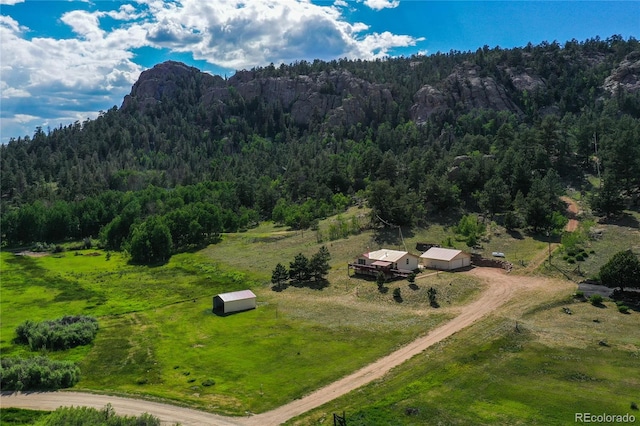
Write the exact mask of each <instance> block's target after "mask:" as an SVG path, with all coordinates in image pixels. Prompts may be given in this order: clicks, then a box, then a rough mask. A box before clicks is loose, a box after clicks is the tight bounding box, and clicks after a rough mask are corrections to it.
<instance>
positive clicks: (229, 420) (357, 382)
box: [0, 268, 546, 426]
mask: <svg viewBox="0 0 640 426" xmlns="http://www.w3.org/2000/svg"><path fill="white" fill-rule="evenodd" d="M466 273H468V274H471V275H474V276H477V277H479V278H480V279H483V280H484V281H486V282H487V284H488V286H487V288H486V290H485V291H484V292H483V293H482V295H481V296H480V298H479V299H477V300H476V301H474V302H473V303H471V304H469V305H467V306H465V307H464V308H463V310H462V313H461V314H460V315H458V316H457V317H455V318H453V319H452V320H451V321H449V322H447V323H445V324H443V325H441V326H440V327H437V328H435V329H434V330H432V331H431V332H429V333H427V334H426V335H425V336H423V337H419V338H418V339H416V340H414V341H412V342H411V343H409V344H407V345H406V346H404V347H402V348H400V349H398V350H397V351H395V352H392V353H391V354H389V355H387V356H385V357H383V358H380V359H379V360H377V361H375V362H373V363H372V364H369V365H367V366H365V367H363V368H361V369H360V370H358V371H356V372H354V373H352V374H350V375H348V376H346V377H343V378H342V379H340V380H338V381H336V382H333V383H331V384H329V385H327V386H325V387H323V388H321V389H318V390H317V391H315V392H313V393H311V394H309V395H307V396H305V397H303V398H301V399H296V400H294V401H292V402H290V403H288V404H286V405H283V406H281V407H278V408H276V409H274V410H271V411H268V412H265V413H262V414H257V415H254V416H251V417H224V416H220V415H215V414H210V413H205V412H202V411H197V410H192V409H188V408H183V407H177V406H172V405H169V404H161V403H157V402H150V401H144V400H138V399H130V398H121V397H113V396H107V395H97V394H89V393H80V392H32V393H2V394H1V396H0V406H2V407H20V408H29V409H36V410H55V409H56V408H57V407H59V406H62V405H64V406H70V405H74V406H89V407H95V408H102V407H104V406H105V405H106V404H107V403H111V405H112V406H113V408H114V409H115V411H116V412H117V413H118V414H122V415H139V414H141V413H143V412H147V413H150V414H153V415H155V416H157V417H159V418H160V419H161V420H162V421H163V423H164V424H171V423H176V422H180V423H181V424H182V425H184V426H196V425H219V426H230V425H247V426H264V425H278V424H280V423H283V422H285V421H286V420H288V419H291V418H293V417H295V416H298V415H300V414H303V413H305V412H307V411H309V410H311V409H314V408H316V407H319V406H321V405H322V404H325V403H326V402H329V401H331V400H333V399H335V398H338V397H340V396H342V395H344V394H347V393H349V392H351V391H353V390H355V389H357V388H359V387H361V386H363V385H365V384H367V383H369V382H371V381H373V380H376V379H379V378H381V377H382V376H384V375H385V374H386V373H387V372H389V370H391V369H392V368H394V367H397V366H398V365H400V364H402V363H403V362H405V361H407V360H409V359H410V358H412V357H413V356H415V355H417V354H419V353H420V352H422V351H424V350H425V349H426V348H428V347H429V346H431V345H433V344H435V343H437V342H439V341H441V340H443V339H445V338H447V337H449V336H451V335H452V334H454V333H456V332H458V331H460V330H462V329H463V328H465V327H468V326H469V325H471V324H472V323H474V322H475V321H477V320H479V319H480V318H482V317H484V316H486V315H488V314H489V313H491V312H493V311H495V310H496V309H497V308H498V307H500V306H502V305H503V304H505V303H506V302H507V301H508V300H509V299H511V297H512V296H513V295H514V292H515V290H517V289H519V288H531V287H539V286H541V285H544V283H545V282H546V280H544V279H538V278H535V277H521V276H512V275H507V274H506V273H505V272H504V271H503V270H499V269H491V268H475V269H472V270H471V271H469V272H466Z"/></svg>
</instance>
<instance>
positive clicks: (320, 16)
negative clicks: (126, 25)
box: [141, 0, 421, 69]
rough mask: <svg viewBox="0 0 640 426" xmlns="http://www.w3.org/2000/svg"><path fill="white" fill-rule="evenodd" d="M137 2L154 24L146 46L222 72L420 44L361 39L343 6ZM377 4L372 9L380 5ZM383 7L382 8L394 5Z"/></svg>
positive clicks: (284, 1)
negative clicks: (189, 57)
mask: <svg viewBox="0 0 640 426" xmlns="http://www.w3.org/2000/svg"><path fill="white" fill-rule="evenodd" d="M141 1H145V2H146V3H147V5H148V7H149V11H150V14H151V15H152V16H153V17H154V18H155V19H154V20H150V21H149V22H148V23H147V24H146V25H145V28H146V29H147V31H148V33H147V40H148V41H149V42H150V43H151V44H153V45H157V46H161V47H167V48H170V49H172V50H174V51H177V52H190V53H192V54H193V56H194V58H195V59H202V60H206V61H207V62H209V63H211V64H214V65H218V66H220V67H224V68H235V69H241V68H251V67H254V66H257V65H266V64H269V63H271V62H273V63H283V62H284V63H289V62H293V61H296V60H301V59H308V60H309V59H334V58H337V57H345V56H346V57H359V58H363V59H371V58H375V57H379V56H380V54H381V52H383V53H382V54H387V53H388V51H389V50H390V49H392V48H394V47H403V46H412V45H415V44H416V42H418V41H420V40H421V39H416V38H413V37H411V36H406V35H405V36H394V38H391V37H390V36H392V35H391V34H390V33H382V34H379V33H371V34H367V35H364V36H363V35H362V33H364V32H366V31H368V30H369V26H368V25H367V24H365V23H362V22H354V23H350V22H347V20H346V19H345V18H344V16H343V15H342V11H341V9H340V7H339V6H342V3H341V2H342V1H343V0H337V2H336V3H334V5H317V4H313V3H311V2H307V1H298V0H280V1H277V2H274V1H270V2H265V1H251V0H250V1H236V0H224V1H218V2H215V3H209V2H202V1H200V0H182V1H181V2H179V3H168V4H165V3H162V2H158V1H156V0H141ZM369 1H371V0H369ZM377 1H378V3H376V2H375V1H373V2H372V5H373V6H377V5H380V4H381V3H380V0H377ZM384 3H385V4H386V5H387V6H385V7H391V6H393V5H394V4H395V3H394V2H387V1H384ZM345 4H346V3H345ZM368 6H369V7H372V6H371V5H368ZM376 43H378V44H376Z"/></svg>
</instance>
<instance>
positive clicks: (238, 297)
mask: <svg viewBox="0 0 640 426" xmlns="http://www.w3.org/2000/svg"><path fill="white" fill-rule="evenodd" d="M255 308H256V295H255V294H254V293H253V292H252V291H251V290H241V291H233V292H231V293H220V294H218V295H217V296H214V298H213V312H214V313H216V314H229V313H231V312H240V311H248V310H249V309H255Z"/></svg>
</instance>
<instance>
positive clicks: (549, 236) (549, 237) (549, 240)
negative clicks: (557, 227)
mask: <svg viewBox="0 0 640 426" xmlns="http://www.w3.org/2000/svg"><path fill="white" fill-rule="evenodd" d="M547 242H548V243H549V266H551V233H550V232H549V230H548V229H547Z"/></svg>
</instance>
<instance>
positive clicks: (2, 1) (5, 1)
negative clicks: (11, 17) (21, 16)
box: [0, 0, 24, 6]
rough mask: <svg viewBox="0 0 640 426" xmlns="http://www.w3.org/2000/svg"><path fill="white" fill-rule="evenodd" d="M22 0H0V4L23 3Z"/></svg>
mask: <svg viewBox="0 0 640 426" xmlns="http://www.w3.org/2000/svg"><path fill="white" fill-rule="evenodd" d="M23 2H24V0H0V5H7V6H13V5H14V4H18V3H23Z"/></svg>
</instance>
